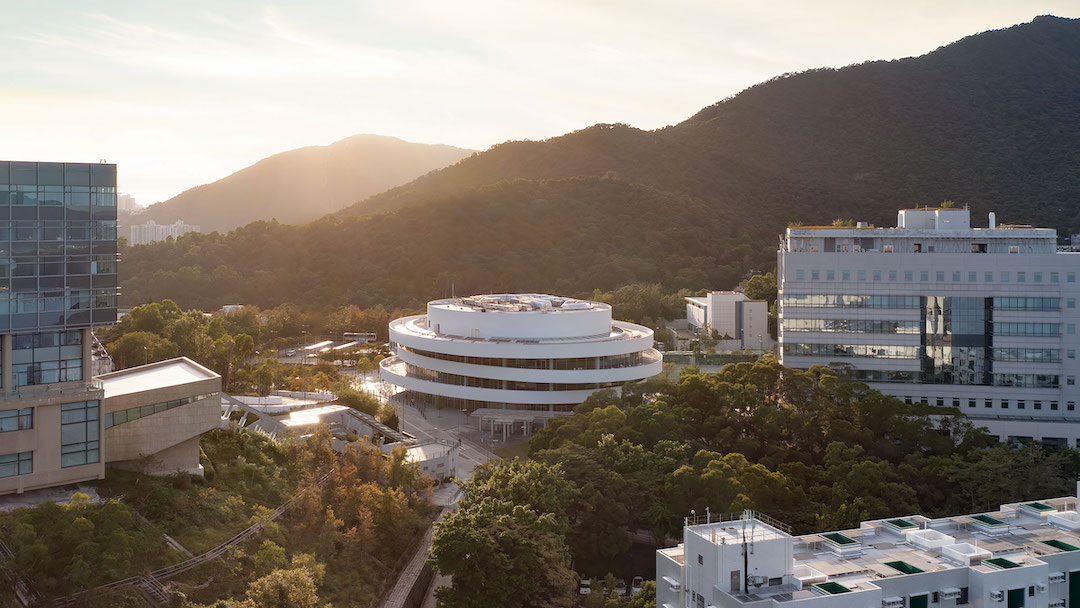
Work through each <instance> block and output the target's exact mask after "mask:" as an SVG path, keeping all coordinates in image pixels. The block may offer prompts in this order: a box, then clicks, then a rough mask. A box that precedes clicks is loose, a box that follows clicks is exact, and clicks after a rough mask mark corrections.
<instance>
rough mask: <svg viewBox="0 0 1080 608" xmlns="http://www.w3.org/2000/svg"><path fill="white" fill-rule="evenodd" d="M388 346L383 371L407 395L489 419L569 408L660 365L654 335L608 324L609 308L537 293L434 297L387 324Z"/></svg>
mask: <svg viewBox="0 0 1080 608" xmlns="http://www.w3.org/2000/svg"><path fill="white" fill-rule="evenodd" d="M390 341H391V343H392V347H393V348H394V349H395V352H396V356H394V357H389V358H387V359H385V360H384V361H383V362H382V363H381V369H380V373H381V375H382V378H383V379H384V380H386V381H387V382H389V383H391V384H394V385H397V386H399V387H401V388H402V389H404V390H405V391H410V392H409V393H406V398H407V399H411V400H414V401H417V402H425V403H434V404H437V405H439V406H445V407H453V408H456V409H465V410H469V411H470V412H475V411H476V410H483V411H484V412H487V415H488V416H493V415H495V414H494V413H495V412H498V411H507V410H511V411H520V410H528V411H532V412H536V413H537V414H539V413H540V412H548V414H547V415H546V416H544V415H541V416H539V417H541V418H547V417H549V416H550V415H551V414H553V413H564V412H570V411H571V410H573V407H574V406H575V405H577V404H579V403H581V402H582V401H584V400H585V399H586V398H587V397H588V396H589V395H590V394H591V393H592V392H593V391H596V390H598V389H603V388H614V387H618V386H621V385H622V384H623V383H625V382H634V381H637V380H643V379H645V378H648V377H650V376H654V375H656V374H658V373H660V371H661V369H662V367H663V359H662V357H661V355H660V353H659V352H657V351H656V350H655V349H653V332H652V330H651V329H649V328H647V327H643V326H641V325H635V324H633V323H625V322H623V321H613V320H612V318H611V307H610V306H608V305H607V304H602V303H600V302H590V301H586V300H576V299H573V298H562V297H556V296H549V295H542V294H493V295H480V296H471V297H465V298H447V299H443V300H433V301H431V302H428V306H427V314H426V315H415V316H411V317H403V318H400V319H395V320H393V321H391V322H390ZM474 415H475V414H474ZM506 416H509V418H514V419H515V420H516V421H521V420H523V419H522V417H521V416H520V415H515V414H513V413H512V412H508V413H507V415H506ZM506 416H504V418H505V417H506ZM515 416H516V417H515ZM509 418H507V419H509ZM533 419H535V417H534V418H533ZM483 421H484V419H483V418H481V423H482V424H483ZM525 421H526V422H528V420H525ZM494 426H495V425H494V424H492V428H493V429H494Z"/></svg>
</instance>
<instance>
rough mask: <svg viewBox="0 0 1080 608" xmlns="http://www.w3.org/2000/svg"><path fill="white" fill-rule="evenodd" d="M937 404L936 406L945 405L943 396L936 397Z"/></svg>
mask: <svg viewBox="0 0 1080 608" xmlns="http://www.w3.org/2000/svg"><path fill="white" fill-rule="evenodd" d="M937 406H938V407H945V398H944V397H938V398H937Z"/></svg>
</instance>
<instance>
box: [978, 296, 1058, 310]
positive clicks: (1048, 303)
mask: <svg viewBox="0 0 1080 608" xmlns="http://www.w3.org/2000/svg"><path fill="white" fill-rule="evenodd" d="M1069 308H1076V300H1074V299H1071V298H1070V299H1069ZM994 310H1061V298H994Z"/></svg>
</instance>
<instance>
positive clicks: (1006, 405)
mask: <svg viewBox="0 0 1080 608" xmlns="http://www.w3.org/2000/svg"><path fill="white" fill-rule="evenodd" d="M1001 409H1003V410H1007V409H1009V400H1008V399H1002V400H1001Z"/></svg>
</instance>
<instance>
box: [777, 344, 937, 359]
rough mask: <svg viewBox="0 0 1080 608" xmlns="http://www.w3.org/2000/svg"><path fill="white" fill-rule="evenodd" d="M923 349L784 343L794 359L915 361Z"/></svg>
mask: <svg viewBox="0 0 1080 608" xmlns="http://www.w3.org/2000/svg"><path fill="white" fill-rule="evenodd" d="M921 350H922V347H919V346H898V345H879V344H799V343H791V342H785V343H784V354H785V355H789V356H794V357H875V358H877V359H915V358H918V357H919V355H920V354H921V352H920V351H921Z"/></svg>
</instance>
